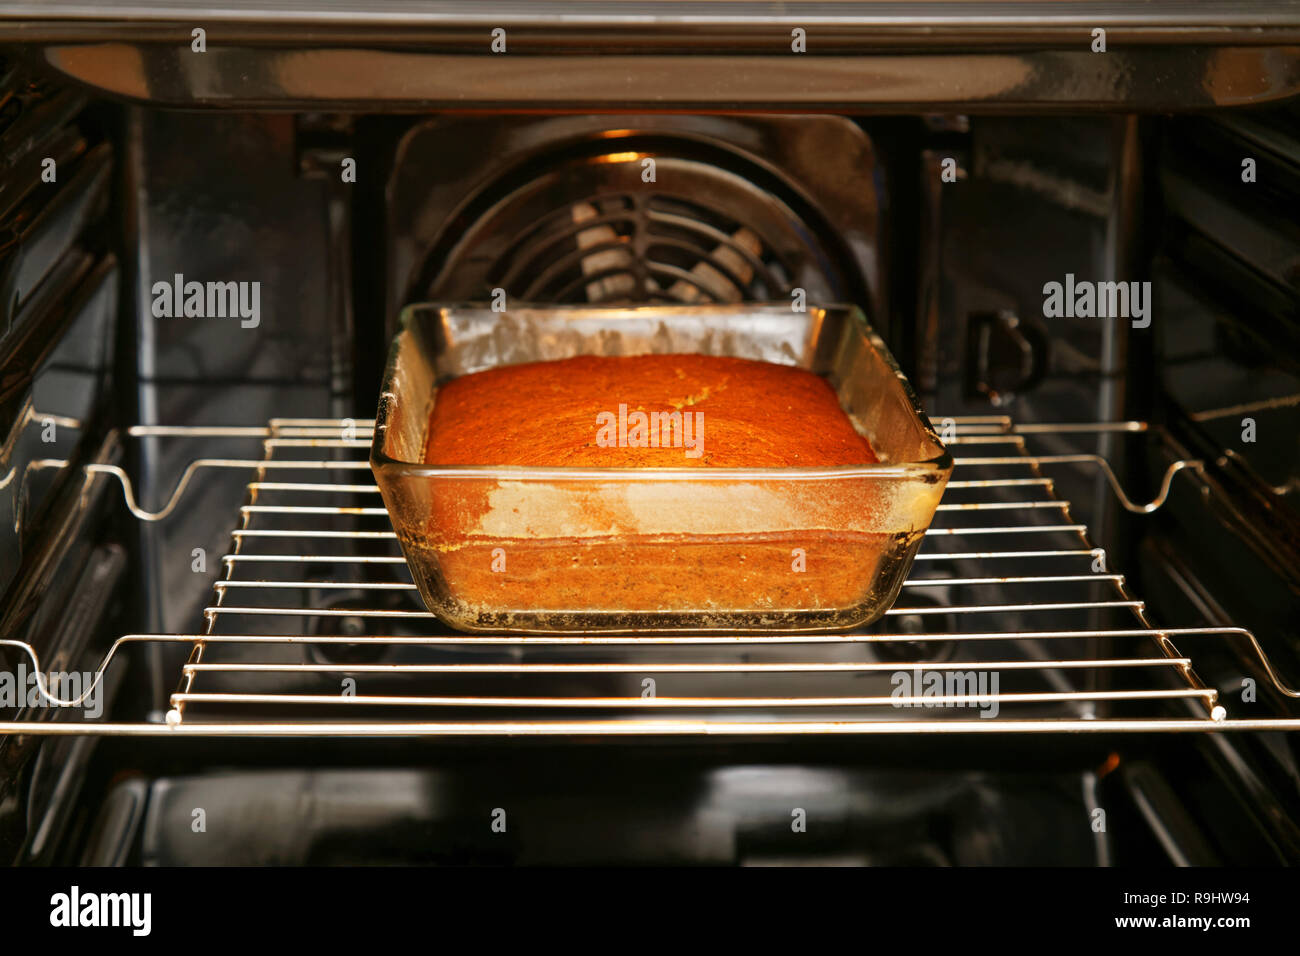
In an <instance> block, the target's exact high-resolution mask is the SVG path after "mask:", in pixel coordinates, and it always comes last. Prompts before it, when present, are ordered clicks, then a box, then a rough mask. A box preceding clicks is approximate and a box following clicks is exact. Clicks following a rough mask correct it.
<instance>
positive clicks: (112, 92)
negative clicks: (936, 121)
mask: <svg viewBox="0 0 1300 956" xmlns="http://www.w3.org/2000/svg"><path fill="white" fill-rule="evenodd" d="M484 45H486V44H484ZM1073 46H1074V47H1075V48H1074V49H1069V48H1065V49H1049V50H1039V51H1035V52H1027V53H971V52H956V53H918V54H896V55H891V54H870V55H854V56H842V55H836V54H827V55H819V56H811V55H796V54H791V53H789V52H784V51H783V52H779V53H776V54H773V55H769V56H760V55H754V54H732V55H725V56H719V55H710V54H692V53H685V54H671V53H654V54H638V55H627V54H625V55H620V56H618V57H617V58H611V57H607V56H583V55H553V54H538V55H529V56H522V55H521V56H503V57H492V56H489V55H485V54H465V55H458V54H444V53H434V52H429V53H412V52H408V51H402V50H381V49H366V48H356V47H353V48H347V49H339V48H332V47H314V48H312V49H307V50H301V49H297V48H279V49H277V48H274V47H272V48H267V47H260V46H259V47H243V48H240V47H234V48H230V47H226V48H213V49H210V50H209V51H208V52H207V53H205V54H202V56H201V58H200V57H199V56H198V55H196V54H193V53H191V52H190V50H189V47H188V34H187V35H186V36H185V38H183V39H181V38H177V39H176V40H173V42H171V43H166V44H134V43H120V42H109V43H93V44H84V45H83V44H66V43H65V44H53V45H50V46H47V47H45V48H44V50H43V51H42V53H41V57H42V59H43V60H44V62H45V64H46V65H48V66H49V67H51V68H53V69H54V70H56V71H58V72H59V73H60V74H62V75H64V76H65V77H67V78H69V79H71V80H75V81H77V82H79V83H84V84H86V85H88V86H91V87H94V88H96V89H98V90H99V91H101V92H102V93H103V94H105V95H107V96H112V97H117V98H123V99H128V100H133V101H137V102H145V101H148V102H155V103H159V104H165V105H173V106H209V107H214V106H215V107H227V108H229V107H240V108H261V107H277V108H284V107H289V108H298V109H354V110H362V109H400V110H428V109H441V110H474V109H487V108H493V107H495V108H505V109H510V108H519V107H523V106H527V107H530V108H539V107H540V108H548V109H561V108H562V109H572V110H584V111H618V110H628V109H633V110H646V109H665V110H688V109H696V110H699V109H708V108H711V107H713V106H714V105H716V104H717V103H719V102H723V103H727V104H728V106H729V108H731V109H736V110H771V109H792V108H795V109H801V110H809V111H819V110H821V111H829V110H843V111H881V112H906V111H914V110H923V109H930V110H943V109H959V110H963V111H966V112H980V111H996V112H1008V111H1015V110H1022V111H1025V110H1035V111H1040V112H1041V111H1047V110H1052V109H1071V110H1077V109H1117V108H1121V109H1128V110H1150V111H1161V110H1164V111H1168V110H1177V109H1197V108H1205V107H1210V106H1244V105H1249V104H1259V103H1266V102H1269V101H1272V100H1278V99H1283V98H1286V97H1290V96H1294V95H1296V94H1297V93H1300V46H1295V45H1280V46H1277V47H1271V48H1270V47H1259V46H1224V47H1214V48H1176V47H1163V46H1151V47H1142V48H1127V49H1126V48H1116V49H1112V50H1110V51H1109V52H1107V53H1105V54H1097V53H1093V52H1091V50H1089V48H1088V37H1087V34H1086V33H1083V32H1080V33H1079V34H1078V35H1077V38H1076V39H1075V40H1074V43H1073Z"/></svg>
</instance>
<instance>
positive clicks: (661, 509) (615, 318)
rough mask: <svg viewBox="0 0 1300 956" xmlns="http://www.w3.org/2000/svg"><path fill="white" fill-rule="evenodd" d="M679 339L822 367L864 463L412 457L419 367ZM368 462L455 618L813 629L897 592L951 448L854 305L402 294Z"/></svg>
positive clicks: (874, 612)
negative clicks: (494, 299) (422, 300)
mask: <svg viewBox="0 0 1300 956" xmlns="http://www.w3.org/2000/svg"><path fill="white" fill-rule="evenodd" d="M672 352H697V353H703V354H709V355H731V356H737V357H740V358H750V359H759V360H763V361H769V362H778V363H781V364H786V365H794V366H798V367H801V368H805V369H809V370H811V371H813V372H815V373H817V374H820V375H822V376H824V377H825V378H826V379H827V380H828V381H829V382H830V384H831V385H832V387H833V388H834V389H835V391H836V394H837V395H838V397H839V400H840V404H841V407H842V408H843V409H844V410H845V412H846V413H847V414H848V415H849V417H850V419H851V420H852V421H853V422H854V424H855V426H856V427H857V428H858V430H859V431H860V432H861V433H862V434H864V435H865V436H866V437H867V438H868V440H869V441H870V442H871V446H872V448H873V449H874V450H875V452H876V454H877V456H878V457H879V458H880V459H881V460H880V463H878V464H872V465H862V466H854V467H835V468H770V469H731V468H701V469H691V468H683V469H606V470H584V469H574V468H520V467H512V466H507V465H503V466H500V467H490V468H488V467H479V466H433V465H425V464H422V463H421V459H422V456H423V449H424V445H425V432H426V429H427V427H428V421H429V413H430V410H431V409H432V403H433V402H435V401H436V400H437V386H438V385H440V384H442V383H443V382H445V381H447V380H449V379H451V378H454V377H456V376H459V375H465V374H469V373H471V372H476V371H480V370H482V369H485V368H490V367H493V366H496V365H505V364H514V363H519V362H531V361H542V360H552V359H561V358H568V357H570V356H574V355H585V354H590V355H638V354H646V353H672ZM370 463H371V467H372V469H373V470H374V474H375V480H376V482H377V483H378V485H379V489H380V492H381V493H382V495H383V498H384V503H385V505H386V507H387V509H388V514H389V516H390V518H391V520H392V523H393V527H394V529H395V530H396V532H397V537H398V540H399V541H400V543H401V546H402V550H403V552H404V553H405V555H406V559H407V563H408V564H409V565H410V568H411V573H412V575H413V576H414V579H415V582H416V584H417V586H418V587H419V589H420V593H421V595H422V596H423V598H424V601H425V603H426V604H427V605H428V607H429V609H430V610H431V611H433V612H434V613H435V614H437V615H438V617H439V618H441V619H442V620H443V621H445V622H446V623H447V624H449V625H451V626H452V627H455V628H458V629H460V630H465V631H482V632H487V631H497V632H500V631H514V632H519V631H524V632H529V631H531V632H539V631H540V632H554V631H565V632H584V631H626V632H664V631H739V630H752V629H755V628H764V629H772V630H792V631H804V630H826V629H840V628H849V627H855V626H859V625H862V624H865V623H868V622H870V621H873V620H875V619H876V618H878V617H879V616H880V615H882V614H883V613H884V612H885V611H886V610H887V609H888V608H889V607H890V606H891V605H892V604H893V602H894V600H895V598H896V597H897V595H898V591H899V588H900V587H901V586H902V583H903V579H904V578H905V577H906V575H907V571H908V568H909V566H910V565H911V561H912V557H913V556H914V555H915V553H916V550H917V548H918V547H919V546H920V543H921V540H922V538H923V536H924V534H925V530H926V529H927V528H928V527H929V525H930V521H931V519H932V518H933V517H934V512H935V509H936V507H937V506H938V504H939V499H940V497H941V496H942V494H943V489H944V486H945V485H946V483H947V481H948V476H949V475H950V474H951V472H952V458H951V456H950V455H949V454H948V452H947V450H946V449H945V448H944V446H943V445H942V444H941V443H940V441H939V438H938V436H937V435H936V434H935V432H934V429H933V428H932V427H931V425H930V423H929V421H928V420H927V419H926V417H925V415H924V413H923V412H922V411H921V409H920V406H919V405H918V403H917V401H916V397H915V395H914V394H913V393H912V390H911V388H910V387H909V385H908V383H907V381H906V379H905V378H904V377H903V375H902V373H901V372H900V371H899V370H898V367H897V365H896V364H895V363H894V360H893V358H892V357H891V356H890V355H889V352H888V351H887V350H886V348H885V345H884V343H883V342H882V341H881V340H880V338H879V337H878V336H877V335H876V334H875V333H874V332H873V331H872V330H871V328H870V327H869V326H868V325H867V323H866V321H865V319H864V318H863V317H862V314H861V313H860V312H859V311H858V310H856V309H854V308H849V307H842V306H823V307H811V306H810V307H809V308H808V310H807V311H806V312H795V311H792V310H791V308H790V306H789V305H787V304H779V305H739V306H702V307H699V306H689V307H663V306H640V307H628V308H605V307H583V306H574V307H567V306H566V307H555V308H520V309H514V310H511V311H507V312H494V311H492V310H491V309H489V308H486V307H479V306H458V307H446V306H438V305H412V306H409V307H407V308H406V309H405V310H404V312H403V314H402V330H401V331H400V332H399V333H398V335H397V337H396V339H395V341H394V343H393V347H392V351H391V353H390V355H389V362H388V367H387V371H386V373H385V376H384V384H383V388H382V391H381V396H380V403H379V411H378V414H377V418H376V427H375V438H374V445H373V447H372V450H371V458H370Z"/></svg>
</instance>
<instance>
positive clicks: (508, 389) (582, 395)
mask: <svg viewBox="0 0 1300 956" xmlns="http://www.w3.org/2000/svg"><path fill="white" fill-rule="evenodd" d="M424 451H425V453H424V460H425V462H426V463H428V464H436V465H531V466H536V467H582V468H703V467H712V468H821V467H831V466H836V465H863V464H871V463H873V462H875V461H877V458H876V456H875V455H874V454H873V453H872V451H871V446H870V444H869V443H868V442H867V440H866V439H865V438H863V437H862V436H861V435H859V434H858V433H857V431H856V430H855V429H854V428H853V425H852V423H851V422H850V421H849V418H848V416H847V415H845V414H844V412H843V410H842V409H841V408H840V406H839V401H838V400H837V399H836V397H835V393H834V391H833V390H832V389H831V387H830V385H829V384H828V383H827V382H826V381H825V380H824V379H822V378H820V377H818V376H817V375H814V374H812V373H811V372H807V371H804V370H803V369H797V368H792V367H790V366H787V365H774V364H772V363H769V362H754V361H750V360H748V359H738V358H727V357H722V356H711V355H637V356H594V355H584V356H578V357H575V358H569V359H561V360H559V361H554V362H530V363H527V364H523V365H504V366H500V367H498V368H492V369H488V370H486V371H482V372H475V373H473V374H470V375H464V376H461V377H460V378H456V379H453V380H452V381H450V382H448V383H447V384H445V385H443V386H441V387H440V388H439V389H438V395H437V398H436V401H435V402H434V407H433V412H432V414H431V415H430V419H429V431H428V438H427V440H426V444H425V450H424Z"/></svg>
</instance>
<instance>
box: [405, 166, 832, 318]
mask: <svg viewBox="0 0 1300 956" xmlns="http://www.w3.org/2000/svg"><path fill="white" fill-rule="evenodd" d="M647 158H648V157H647V156H646V155H645V154H642V153H619V154H606V155H603V156H594V157H590V156H589V157H585V158H582V159H579V160H573V159H570V160H567V161H565V162H562V163H559V164H557V165H555V166H552V167H550V168H548V169H546V170H544V171H543V172H542V173H541V174H539V175H538V176H537V177H536V178H534V179H532V180H529V181H527V182H525V183H524V184H522V185H520V186H517V187H516V188H514V189H513V190H511V191H509V192H508V193H507V194H506V195H505V196H503V197H502V198H501V199H500V200H498V201H497V202H495V203H493V204H491V205H490V206H489V207H488V208H487V209H486V211H485V212H484V213H483V214H482V215H481V216H480V217H479V218H478V219H477V220H476V221H474V222H473V223H472V224H471V225H470V226H469V228H467V229H465V230H464V232H463V234H462V237H461V239H460V241H459V242H458V243H457V245H456V247H455V248H454V249H452V250H451V253H450V255H449V256H448V258H447V260H446V262H445V263H444V265H443V267H442V269H441V271H440V273H439V275H438V278H437V279H436V280H435V282H434V283H433V287H432V288H431V289H430V290H429V292H430V295H431V297H433V298H438V299H448V300H475V299H482V298H486V297H489V296H491V295H492V294H493V292H494V290H497V289H502V290H504V291H505V293H506V295H507V296H509V297H510V298H511V299H512V300H515V301H526V302H537V303H556V304H581V303H600V304H605V305H616V304H623V303H660V304H710V303H719V304H721V303H736V302H745V301H770V300H776V299H784V298H788V297H789V295H790V294H791V291H792V290H793V289H794V288H796V287H799V288H803V289H805V290H806V291H807V292H808V294H809V295H810V296H813V297H825V298H834V297H835V295H836V293H837V292H838V291H839V290H840V287H841V286H842V282H841V281H840V279H839V278H838V275H837V274H836V270H835V269H834V268H833V267H831V266H830V257H829V256H827V255H826V253H825V252H824V250H822V249H821V246H820V243H819V241H818V240H817V238H816V232H815V230H813V229H811V228H809V227H808V226H807V224H806V223H804V222H803V221H802V219H801V218H800V217H799V216H798V214H796V213H795V212H794V211H793V210H792V209H791V208H790V206H789V205H787V204H786V203H785V202H783V201H782V199H781V198H780V197H779V196H776V195H774V194H773V193H772V192H770V191H769V190H766V189H764V188H761V187H760V186H758V185H757V184H755V183H754V182H752V181H750V180H749V179H747V178H745V177H744V176H741V175H739V174H738V173H736V172H733V171H731V170H728V169H724V168H722V167H720V166H718V165H715V164H713V163H709V162H703V161H700V160H696V159H684V158H679V157H671V156H665V155H660V156H657V157H649V158H653V159H655V163H656V165H655V167H654V170H655V171H654V175H655V179H654V181H652V182H646V181H645V180H644V178H643V175H644V171H645V169H646V166H645V165H644V161H645V160H646V159H647Z"/></svg>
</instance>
